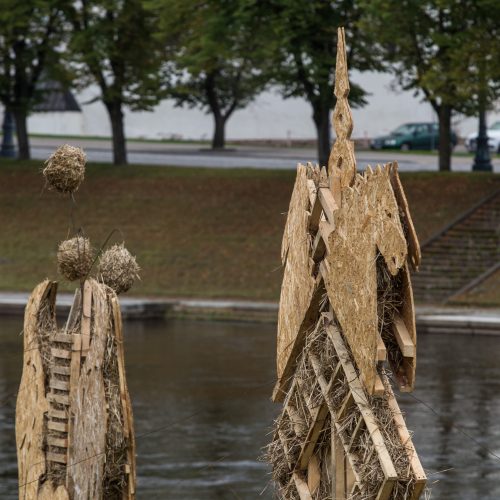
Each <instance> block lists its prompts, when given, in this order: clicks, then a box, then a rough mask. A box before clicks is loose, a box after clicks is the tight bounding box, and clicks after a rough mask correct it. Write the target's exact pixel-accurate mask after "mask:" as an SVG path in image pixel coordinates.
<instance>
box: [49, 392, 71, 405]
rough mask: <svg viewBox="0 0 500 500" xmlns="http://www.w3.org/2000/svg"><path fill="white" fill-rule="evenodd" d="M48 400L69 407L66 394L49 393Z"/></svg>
mask: <svg viewBox="0 0 500 500" xmlns="http://www.w3.org/2000/svg"><path fill="white" fill-rule="evenodd" d="M47 399H48V400H49V401H52V402H54V403H59V404H61V405H66V406H67V405H69V397H68V396H67V395H66V394H52V393H50V392H49V394H47Z"/></svg>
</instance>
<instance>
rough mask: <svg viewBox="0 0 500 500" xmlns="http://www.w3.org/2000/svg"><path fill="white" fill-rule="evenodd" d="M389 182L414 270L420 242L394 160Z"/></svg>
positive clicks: (419, 253)
mask: <svg viewBox="0 0 500 500" xmlns="http://www.w3.org/2000/svg"><path fill="white" fill-rule="evenodd" d="M391 183H392V189H393V190H394V195H395V196H396V200H397V202H398V206H399V209H400V216H401V217H402V218H403V225H404V226H405V227H406V229H405V236H406V239H407V241H408V261H409V263H410V265H411V266H412V268H413V270H414V271H416V270H417V269H418V266H419V265H420V261H421V259H422V254H421V252H420V243H419V242H418V237H417V232H416V231H415V226H414V225H413V220H412V218H411V214H410V207H409V206H408V201H407V200H406V195H405V192H404V189H403V184H402V183H401V179H400V178H399V173H398V163H397V162H396V161H395V162H393V163H392V168H391Z"/></svg>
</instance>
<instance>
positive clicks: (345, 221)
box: [323, 165, 407, 394]
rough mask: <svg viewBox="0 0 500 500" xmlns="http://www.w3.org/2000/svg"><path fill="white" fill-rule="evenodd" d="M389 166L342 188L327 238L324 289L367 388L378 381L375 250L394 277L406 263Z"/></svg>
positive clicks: (404, 240) (370, 391)
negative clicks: (334, 223)
mask: <svg viewBox="0 0 500 500" xmlns="http://www.w3.org/2000/svg"><path fill="white" fill-rule="evenodd" d="M390 175H391V166H390V165H386V166H385V167H384V168H380V167H377V169H376V170H375V172H373V171H372V169H371V168H370V167H368V168H367V170H366V172H365V173H364V175H362V176H361V175H357V176H356V179H355V182H354V185H353V187H352V188H350V187H346V188H344V189H343V190H342V206H341V208H340V209H339V210H338V211H337V212H336V230H335V231H333V232H332V233H331V234H330V237H329V245H330V252H329V254H328V255H327V257H326V262H327V266H326V269H327V272H326V273H325V274H326V275H324V276H323V277H324V280H325V287H326V290H327V293H328V297H329V299H330V302H331V304H332V306H333V310H334V312H335V315H336V317H337V319H338V321H339V322H340V326H341V328H342V331H343V333H344V335H345V337H346V340H347V342H348V344H349V347H350V349H351V350H352V353H353V356H354V359H355V361H356V364H357V366H358V368H359V370H360V373H361V380H362V383H363V385H364V386H365V388H366V390H367V391H368V392H369V393H370V394H372V393H373V391H374V388H375V387H374V386H375V380H376V377H377V372H376V364H377V337H378V317H377V276H376V265H375V259H376V254H377V249H378V250H379V251H380V253H381V254H382V256H383V257H384V259H385V262H386V264H387V267H388V269H389V271H390V272H391V273H392V274H393V275H395V274H397V272H398V270H399V269H401V268H402V267H403V265H404V263H405V261H406V256H407V243H406V239H405V237H404V234H403V228H402V226H401V222H400V219H399V209H398V204H397V201H396V198H395V196H394V191H393V189H392V186H391V180H390Z"/></svg>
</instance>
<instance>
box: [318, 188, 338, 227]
mask: <svg viewBox="0 0 500 500" xmlns="http://www.w3.org/2000/svg"><path fill="white" fill-rule="evenodd" d="M318 198H319V200H320V202H321V207H322V208H323V212H324V213H325V216H326V218H327V220H328V222H329V223H330V224H331V225H332V226H333V227H335V218H334V214H335V212H336V211H337V210H338V208H339V207H338V206H337V204H336V203H335V199H334V198H333V194H332V192H331V191H330V189H329V188H327V187H321V188H319V189H318Z"/></svg>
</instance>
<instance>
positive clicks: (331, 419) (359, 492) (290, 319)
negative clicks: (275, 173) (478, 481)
mask: <svg viewBox="0 0 500 500" xmlns="http://www.w3.org/2000/svg"><path fill="white" fill-rule="evenodd" d="M348 94H349V80H348V75H347V61H346V51H345V40H344V31H343V29H339V31H338V48H337V66H336V76H335V96H336V98H337V103H336V106H335V110H334V113H333V124H334V127H335V132H336V136H337V139H336V142H335V144H334V146H333V148H332V152H331V154H330V158H329V164H328V170H326V169H325V168H322V169H320V168H319V167H317V166H316V167H313V166H312V165H311V164H308V165H307V166H304V165H299V166H298V168H297V177H296V181H295V186H294V190H293V193H292V198H291V201H290V208H289V212H288V217H287V222H286V227H285V232H284V235H283V245H282V251H281V256H282V260H283V265H284V277H283V285H282V289H281V298H280V309H279V320H278V339H277V340H278V342H277V345H278V350H277V374H278V380H277V383H276V387H275V389H274V393H273V399H274V400H275V401H280V402H283V410H282V412H281V414H280V416H279V418H278V419H277V421H276V424H275V431H274V437H273V440H272V442H271V444H270V445H269V446H268V449H267V455H268V459H269V461H270V462H271V463H272V466H273V477H274V480H275V482H276V483H277V487H278V493H279V496H280V497H282V498H287V499H288V498H300V499H301V500H306V499H312V498H317V499H325V498H333V499H337V500H339V499H359V500H361V499H378V500H384V499H417V498H419V497H420V495H421V493H422V491H423V489H424V486H425V483H426V477H425V473H424V471H423V469H422V466H421V464H420V462H419V459H418V456H417V454H416V452H415V449H414V447H413V444H412V441H411V437H410V434H409V432H408V430H407V428H406V426H405V423H404V420H403V417H402V415H401V412H400V410H399V408H398V404H397V402H396V399H395V397H394V393H393V390H392V387H391V379H392V381H393V382H394V383H395V384H396V385H397V386H398V388H399V389H400V390H402V391H411V390H412V389H413V386H414V383H415V366H416V331H415V314H414V306H413V296H412V290H411V282H410V275H409V270H408V267H409V266H411V267H412V268H414V269H416V268H417V267H418V265H419V262H420V249H419V244H418V240H417V237H416V234H415V230H414V228H413V224H412V220H411V217H410V213H409V209H408V204H407V202H406V198H405V195H404V191H403V188H402V185H401V182H400V180H399V176H398V167H397V164H396V163H389V164H387V165H384V166H383V167H380V166H377V167H376V168H375V169H372V168H371V167H367V168H366V170H365V171H364V173H363V174H357V173H356V161H355V156H354V147H353V143H352V141H351V140H350V136H351V132H352V128H353V122H352V116H351V111H350V108H349V104H348V99H347V97H348Z"/></svg>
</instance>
